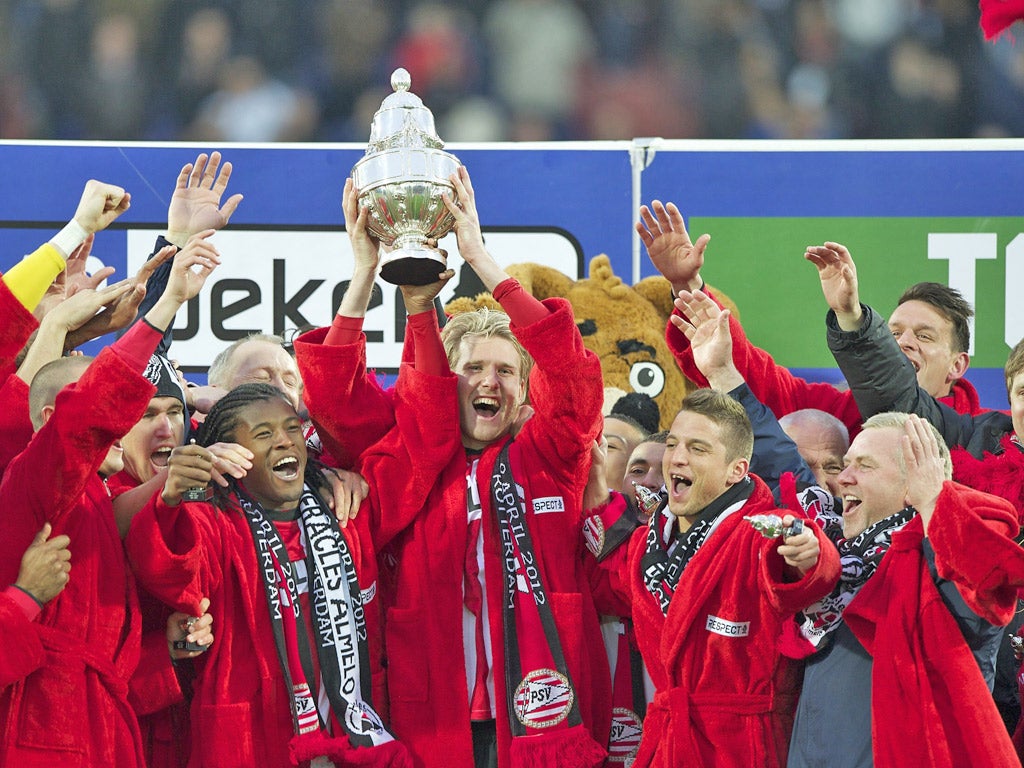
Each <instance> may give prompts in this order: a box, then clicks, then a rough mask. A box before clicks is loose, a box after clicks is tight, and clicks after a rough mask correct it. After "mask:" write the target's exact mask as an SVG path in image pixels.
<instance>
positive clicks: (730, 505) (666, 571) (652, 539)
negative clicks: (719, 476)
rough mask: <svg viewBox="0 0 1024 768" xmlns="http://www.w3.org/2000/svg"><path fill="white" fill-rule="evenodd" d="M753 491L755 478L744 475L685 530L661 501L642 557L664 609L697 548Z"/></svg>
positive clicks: (649, 588) (647, 581)
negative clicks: (680, 529) (679, 526)
mask: <svg viewBox="0 0 1024 768" xmlns="http://www.w3.org/2000/svg"><path fill="white" fill-rule="evenodd" d="M753 492H754V481H753V480H751V479H750V478H749V477H744V478H743V479H742V480H741V481H740V482H738V483H736V484H735V485H733V486H732V487H731V488H730V489H729V490H727V491H726V492H725V493H723V494H722V495H721V496H719V497H718V498H717V499H715V500H714V501H712V502H711V503H710V504H708V505H707V506H706V507H705V508H704V509H703V510H702V511H701V513H700V515H699V516H698V517H697V519H696V520H695V521H694V523H693V525H691V526H690V529H689V530H688V531H686V533H682V534H681V533H679V529H678V525H679V522H678V519H677V518H676V516H675V515H673V514H672V513H671V512H670V511H669V509H668V502H667V501H665V502H662V504H661V506H660V507H658V510H657V511H656V512H655V513H654V514H653V515H651V519H650V521H649V522H648V524H647V546H646V548H645V550H644V554H643V557H641V558H640V568H641V570H642V571H643V579H644V586H645V587H647V591H648V592H650V593H651V594H652V595H654V597H655V598H656V599H657V601H658V604H659V605H660V606H661V611H662V613H664V614H668V606H669V603H670V602H671V601H672V595H673V594H675V591H676V587H677V586H678V585H679V577H680V576H682V574H683V571H684V570H685V568H686V566H687V565H688V564H689V562H690V560H692V559H693V556H694V555H695V554H697V550H699V549H700V547H701V545H703V544H704V542H705V541H707V538H708V536H710V535H711V534H712V533H713V532H714V530H715V529H716V528H717V527H718V526H719V524H720V523H721V522H722V521H723V520H725V518H727V517H728V516H729V515H731V514H732V513H733V512H735V511H736V510H738V509H739V508H740V507H742V506H743V505H744V504H745V503H746V501H747V499H749V498H750V494H752V493H753Z"/></svg>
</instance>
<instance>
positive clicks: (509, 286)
mask: <svg viewBox="0 0 1024 768" xmlns="http://www.w3.org/2000/svg"><path fill="white" fill-rule="evenodd" d="M493 295H494V300H495V301H497V302H498V303H499V304H501V308H502V309H503V310H505V312H506V313H507V314H508V317H509V320H511V321H512V325H514V326H518V327H523V326H526V325H533V324H534V323H536V322H538V321H540V320H543V319H544V318H545V317H547V316H548V315H550V314H551V311H550V310H549V309H548V308H547V307H545V306H544V305H543V304H541V302H540V300H539V299H536V298H534V297H533V296H531V295H530V294H528V293H527V292H526V291H525V290H524V289H523V286H522V285H520V284H519V281H518V280H516V279H515V278H514V277H510V278H509V279H508V280H502V281H501V282H500V283H498V284H497V285H496V286H495V288H494V294H493Z"/></svg>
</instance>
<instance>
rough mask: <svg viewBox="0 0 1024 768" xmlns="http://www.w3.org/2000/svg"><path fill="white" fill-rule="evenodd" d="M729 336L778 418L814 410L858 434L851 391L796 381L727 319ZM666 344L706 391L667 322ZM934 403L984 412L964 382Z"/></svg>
mask: <svg viewBox="0 0 1024 768" xmlns="http://www.w3.org/2000/svg"><path fill="white" fill-rule="evenodd" d="M708 296H710V297H711V298H712V300H714V301H715V302H717V301H718V300H717V299H715V297H714V296H713V295H712V294H710V293H708ZM673 314H676V315H680V316H681V313H680V312H679V310H678V309H676V310H673ZM729 331H730V333H731V334H732V358H733V361H734V362H735V363H736V368H737V369H739V372H740V373H741V374H742V375H743V378H744V380H745V381H746V382H747V385H748V386H749V387H750V391H751V392H753V393H754V395H755V396H756V397H757V399H758V400H760V401H761V402H762V403H764V404H765V405H766V406H768V407H769V408H770V409H771V410H772V412H773V413H774V414H775V415H776V416H777V417H778V418H782V417H783V416H785V415H786V414H788V413H792V412H793V411H799V410H801V409H803V408H817V409H818V410H819V411H825V412H826V413H831V414H832V415H833V416H835V417H836V418H837V419H839V420H840V421H841V422H843V424H845V425H846V428H847V429H848V430H849V431H850V438H851V439H852V438H853V437H854V436H855V435H856V434H857V433H858V432H860V425H861V422H862V421H863V418H861V415H860V410H859V409H858V408H857V403H856V402H855V401H854V399H853V393H852V392H851V391H849V390H838V389H836V388H835V387H834V386H832V385H831V384H826V383H823V382H810V381H804V380H803V379H801V378H799V377H797V376H794V375H793V374H792V373H790V372H789V369H788V368H785V367H783V366H781V365H779V364H778V363H776V362H775V360H773V359H772V356H771V355H769V354H768V353H767V352H765V351H764V350H763V349H760V348H758V347H755V346H754V345H753V344H752V343H751V342H750V339H748V338H747V335H746V334H745V333H744V332H743V326H741V325H740V321H739V320H737V319H736V318H735V317H730V318H729ZM665 340H666V341H667V342H668V348H669V349H670V350H672V354H673V355H674V356H675V358H676V362H677V363H678V364H679V367H680V368H681V369H682V371H683V373H684V374H685V375H686V378H688V379H690V381H693V382H694V383H696V384H697V385H698V386H701V387H707V386H709V384H708V380H707V379H706V378H704V374H702V373H701V372H700V369H699V368H698V367H697V366H696V364H695V363H694V362H693V350H692V349H690V341H689V339H687V338H686V336H685V335H684V334H683V332H682V331H680V330H679V329H678V328H676V327H675V325H673V324H672V322H671V321H669V323H668V326H667V328H666V330H665ZM938 401H939V402H940V403H945V404H946V405H948V406H949V407H950V408H952V409H954V410H955V411H956V412H957V413H969V414H972V415H977V414H979V413H983V412H984V411H985V409H984V408H982V407H981V402H980V400H979V398H978V392H977V390H975V388H974V385H973V384H971V382H969V381H967V380H966V379H957V380H956V381H955V382H953V387H952V389H951V390H950V393H949V395H947V396H946V397H940V398H938Z"/></svg>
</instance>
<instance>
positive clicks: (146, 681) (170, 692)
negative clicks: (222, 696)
mask: <svg viewBox="0 0 1024 768" xmlns="http://www.w3.org/2000/svg"><path fill="white" fill-rule="evenodd" d="M184 700H185V697H184V696H183V695H182V692H181V684H180V683H179V681H178V674H177V673H176V672H175V671H174V664H173V663H171V655H170V652H169V651H168V649H167V635H166V633H164V632H160V631H157V630H153V631H150V632H146V633H145V634H144V635H143V636H142V648H141V653H140V654H139V665H138V666H137V667H136V668H135V672H134V673H133V674H132V677H131V680H129V681H128V701H130V702H131V705H132V709H134V710H135V712H136V714H139V715H149V714H152V713H154V712H159V711H160V710H162V709H165V708H167V707H169V706H171V705H172V704H178V703H179V702H181V701H184Z"/></svg>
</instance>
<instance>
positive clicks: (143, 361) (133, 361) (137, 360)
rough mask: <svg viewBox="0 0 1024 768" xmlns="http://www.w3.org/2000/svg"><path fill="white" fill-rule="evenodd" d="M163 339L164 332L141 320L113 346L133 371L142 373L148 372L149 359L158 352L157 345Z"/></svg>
mask: <svg viewBox="0 0 1024 768" xmlns="http://www.w3.org/2000/svg"><path fill="white" fill-rule="evenodd" d="M163 337H164V334H163V332H162V331H158V330H157V329H156V328H154V327H153V326H152V325H150V324H149V323H147V322H146V321H145V320H140V321H139V322H137V323H135V324H134V325H133V326H132V327H131V328H129V329H128V330H127V331H126V332H125V334H124V336H122V337H121V338H119V339H118V340H117V341H115V342H114V343H113V345H112V346H113V347H114V351H115V352H117V355H118V357H120V358H121V359H122V360H124V362H125V363H126V364H127V365H128V366H129V367H130V368H131V369H132V370H135V371H138V372H139V373H142V371H144V370H146V366H147V365H148V364H149V358H151V357H152V356H153V353H154V352H156V347H157V344H159V343H160V340H161V339H163Z"/></svg>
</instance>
